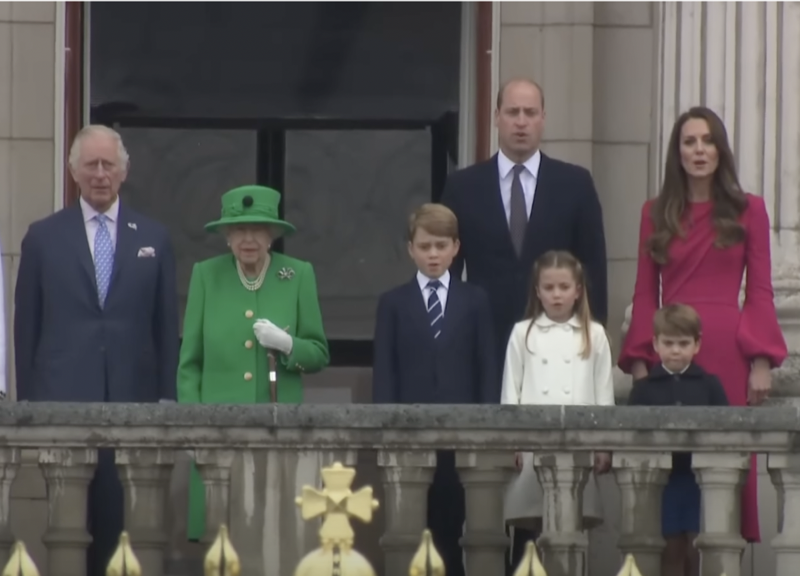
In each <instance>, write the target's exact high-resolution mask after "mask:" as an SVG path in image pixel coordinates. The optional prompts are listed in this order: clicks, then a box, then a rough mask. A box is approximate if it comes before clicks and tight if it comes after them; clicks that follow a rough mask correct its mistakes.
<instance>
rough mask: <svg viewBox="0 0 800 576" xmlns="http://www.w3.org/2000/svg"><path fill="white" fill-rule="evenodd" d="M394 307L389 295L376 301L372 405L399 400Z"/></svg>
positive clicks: (394, 402) (392, 402)
mask: <svg viewBox="0 0 800 576" xmlns="http://www.w3.org/2000/svg"><path fill="white" fill-rule="evenodd" d="M396 340H397V338H396V337H395V315H394V307H393V306H392V303H391V302H390V299H389V295H388V294H384V295H383V296H381V298H380V300H379V301H378V311H377V313H376V314H375V339H374V341H373V343H372V346H373V362H372V403H373V404H397V403H398V401H399V398H400V391H399V389H398V388H399V383H398V377H397V362H396V356H395V351H396Z"/></svg>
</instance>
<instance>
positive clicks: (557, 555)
mask: <svg viewBox="0 0 800 576" xmlns="http://www.w3.org/2000/svg"><path fill="white" fill-rule="evenodd" d="M593 465H594V458H593V456H592V453H591V452H549V453H548V452H537V453H535V454H534V466H535V467H536V475H537V476H538V478H539V482H540V483H541V485H542V491H543V492H544V501H543V502H542V535H541V536H540V537H539V545H540V547H541V549H542V554H543V556H544V558H543V564H544V567H545V570H546V571H547V574H548V576H583V575H585V574H586V570H587V566H586V562H587V553H588V550H589V535H588V534H587V533H586V532H584V530H583V489H584V487H585V486H586V481H587V480H588V479H589V474H590V471H591V468H592V466H593Z"/></svg>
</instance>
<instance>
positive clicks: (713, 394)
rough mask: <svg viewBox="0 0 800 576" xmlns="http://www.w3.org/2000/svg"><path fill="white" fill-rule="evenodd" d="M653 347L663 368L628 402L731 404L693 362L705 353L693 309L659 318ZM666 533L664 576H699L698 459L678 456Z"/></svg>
mask: <svg viewBox="0 0 800 576" xmlns="http://www.w3.org/2000/svg"><path fill="white" fill-rule="evenodd" d="M653 328H654V334H655V335H654V337H653V347H654V348H655V350H656V353H657V354H658V356H659V358H661V364H659V365H657V366H655V367H654V368H653V369H652V370H651V371H650V374H649V375H648V376H647V378H643V379H642V380H638V381H637V382H634V384H633V390H632V391H631V395H630V397H629V398H628V404H629V405H631V406H633V405H640V406H728V405H729V404H728V397H727V396H726V395H725V390H724V388H723V387H722V384H721V383H720V381H719V379H718V378H717V377H716V376H713V375H711V374H707V373H706V372H704V371H703V369H702V368H701V367H700V366H698V365H697V364H695V363H694V362H693V361H692V360H693V358H694V356H695V355H696V354H697V352H698V351H699V350H700V333H701V329H700V317H699V316H698V315H697V312H696V311H695V310H694V308H692V307H691V306H686V305H684V304H671V305H669V306H665V307H663V308H661V309H660V310H658V311H657V312H656V314H655V317H654V319H653ZM661 531H662V533H663V536H664V538H665V540H666V541H667V546H666V548H665V549H664V555H663V557H662V569H661V572H662V576H697V574H699V573H700V572H699V569H700V558H699V555H698V553H697V550H696V549H695V548H694V539H695V538H696V537H697V534H698V533H699V532H700V487H699V486H698V484H697V481H696V480H695V477H694V472H693V471H692V455H691V454H690V453H688V452H676V453H674V454H673V455H672V472H671V473H670V476H669V481H668V482H667V485H666V486H665V487H664V494H663V497H662V501H661Z"/></svg>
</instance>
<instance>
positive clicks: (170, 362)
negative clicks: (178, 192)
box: [153, 231, 180, 400]
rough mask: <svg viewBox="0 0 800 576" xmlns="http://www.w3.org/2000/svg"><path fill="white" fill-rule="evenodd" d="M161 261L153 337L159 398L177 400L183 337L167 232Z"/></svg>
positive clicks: (174, 272) (172, 255)
mask: <svg viewBox="0 0 800 576" xmlns="http://www.w3.org/2000/svg"><path fill="white" fill-rule="evenodd" d="M164 236H165V238H164V242H162V246H163V249H162V254H161V258H160V260H159V262H160V267H159V270H158V290H157V292H156V294H157V296H156V308H155V311H154V315H153V338H154V340H155V344H156V351H157V354H158V355H159V357H158V364H159V365H158V377H159V382H158V390H159V396H160V398H158V400H175V399H176V395H177V391H176V386H177V384H176V380H177V374H178V354H179V351H180V340H179V338H180V336H179V331H178V286H177V280H176V270H175V253H174V251H173V249H172V243H171V242H170V239H169V234H168V233H167V232H166V231H165V232H164Z"/></svg>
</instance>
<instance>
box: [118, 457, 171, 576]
mask: <svg viewBox="0 0 800 576" xmlns="http://www.w3.org/2000/svg"><path fill="white" fill-rule="evenodd" d="M116 463H117V467H118V469H119V478H120V481H121V482H122V487H123V489H124V490H125V530H126V531H127V532H128V535H129V536H130V539H131V546H132V547H133V549H134V551H135V552H136V556H137V558H138V559H139V563H140V564H141V565H142V573H143V574H147V575H148V576H161V575H162V574H163V573H164V550H165V546H166V543H167V531H166V528H167V527H166V521H165V518H166V514H165V510H164V502H165V501H166V490H167V484H168V482H169V477H170V474H171V472H172V466H173V464H174V463H175V454H174V451H173V450H171V449H166V450H162V449H118V450H116Z"/></svg>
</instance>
